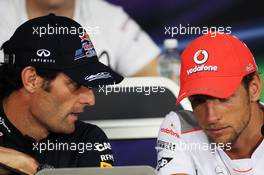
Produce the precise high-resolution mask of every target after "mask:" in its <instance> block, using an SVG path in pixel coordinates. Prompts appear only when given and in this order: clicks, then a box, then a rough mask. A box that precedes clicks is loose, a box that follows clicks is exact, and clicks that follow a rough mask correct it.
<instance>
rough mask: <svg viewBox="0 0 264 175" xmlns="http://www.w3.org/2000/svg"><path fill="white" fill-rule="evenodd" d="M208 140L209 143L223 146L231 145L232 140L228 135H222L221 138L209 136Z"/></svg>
mask: <svg viewBox="0 0 264 175" xmlns="http://www.w3.org/2000/svg"><path fill="white" fill-rule="evenodd" d="M209 140H210V141H211V142H214V143H217V144H224V145H226V144H230V143H232V139H231V137H230V136H228V135H224V136H221V137H210V136H209Z"/></svg>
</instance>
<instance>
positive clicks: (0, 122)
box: [0, 117, 11, 133]
mask: <svg viewBox="0 0 264 175" xmlns="http://www.w3.org/2000/svg"><path fill="white" fill-rule="evenodd" d="M0 125H3V126H4V127H5V128H6V130H7V131H8V132H9V133H11V130H10V129H9V128H8V126H7V125H6V124H5V119H4V118H2V117H0Z"/></svg>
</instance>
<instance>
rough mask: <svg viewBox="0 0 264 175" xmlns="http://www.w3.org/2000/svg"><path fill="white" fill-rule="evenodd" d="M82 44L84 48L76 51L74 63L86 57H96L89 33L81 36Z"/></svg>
mask: <svg viewBox="0 0 264 175" xmlns="http://www.w3.org/2000/svg"><path fill="white" fill-rule="evenodd" d="M80 38H81V42H82V48H80V49H77V50H76V51H75V56H74V61H76V60H79V59H81V58H84V57H88V58H89V57H93V56H96V52H95V49H94V46H93V44H92V42H91V40H90V37H89V35H88V34H87V33H84V34H83V35H82V36H80Z"/></svg>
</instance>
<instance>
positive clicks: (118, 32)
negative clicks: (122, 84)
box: [108, 5, 160, 76]
mask: <svg viewBox="0 0 264 175" xmlns="http://www.w3.org/2000/svg"><path fill="white" fill-rule="evenodd" d="M112 6H113V5H112ZM113 9H115V10H113ZM113 9H112V12H113V13H112V18H113V19H112V21H113V23H112V24H111V27H108V30H112V31H111V36H110V37H111V44H113V46H112V48H113V49H114V52H115V53H116V54H115V56H116V57H117V58H116V59H117V60H116V69H117V70H118V72H120V73H122V75H124V76H131V75H133V74H135V73H136V72H137V71H139V70H140V69H142V68H143V67H144V66H145V65H147V64H148V63H150V62H151V61H152V60H153V59H154V58H156V57H157V56H158V55H159V54H160V49H159V47H158V46H157V45H156V44H155V43H154V42H153V41H152V40H151V38H150V37H149V36H148V35H147V33H146V32H144V31H143V30H142V29H141V28H140V26H139V25H138V24H137V23H136V22H135V21H134V20H133V19H131V18H130V17H129V16H128V15H127V14H126V13H125V11H124V10H123V9H122V8H121V7H114V6H113Z"/></svg>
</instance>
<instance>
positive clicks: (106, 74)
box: [85, 72, 112, 81]
mask: <svg viewBox="0 0 264 175" xmlns="http://www.w3.org/2000/svg"><path fill="white" fill-rule="evenodd" d="M111 77H112V76H111V75H110V73H109V72H99V73H97V74H95V75H88V76H86V77H85V80H86V81H94V80H98V79H107V78H111Z"/></svg>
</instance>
